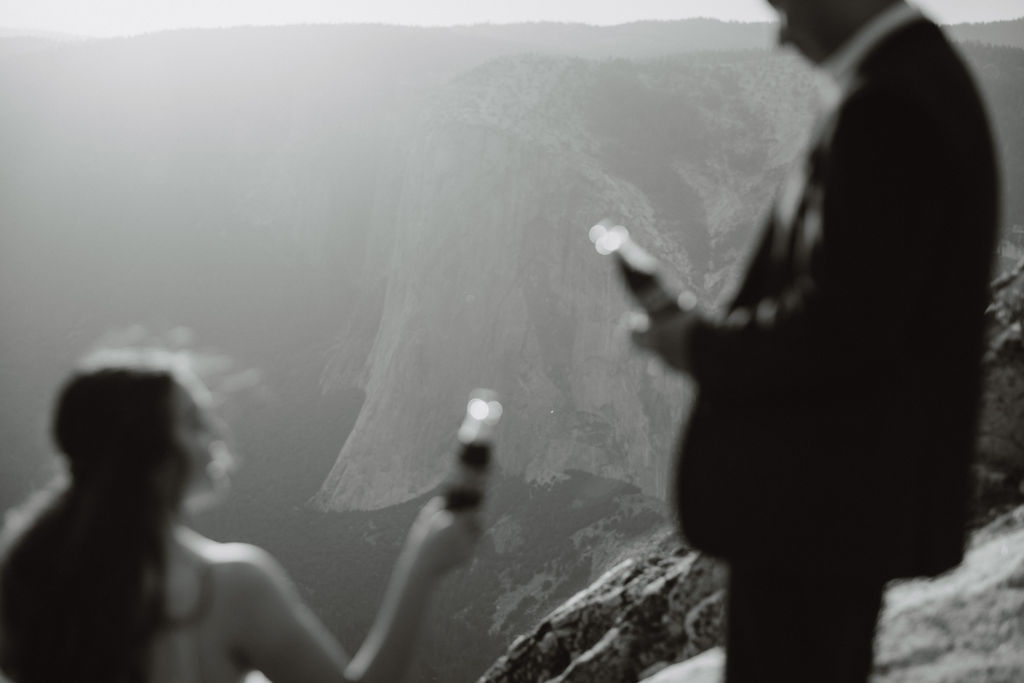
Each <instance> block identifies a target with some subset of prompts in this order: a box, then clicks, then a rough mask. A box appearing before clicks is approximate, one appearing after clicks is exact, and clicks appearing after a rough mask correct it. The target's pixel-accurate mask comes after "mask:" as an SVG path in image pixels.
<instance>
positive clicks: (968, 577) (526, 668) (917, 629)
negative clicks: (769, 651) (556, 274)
mask: <svg viewBox="0 0 1024 683" xmlns="http://www.w3.org/2000/svg"><path fill="white" fill-rule="evenodd" d="M988 316H989V334H988V350H987V353H986V356H985V361H984V362H985V375H986V383H985V395H984V403H983V407H982V415H981V422H980V429H979V439H978V458H977V464H976V466H975V471H976V481H977V484H978V486H977V494H978V495H977V506H976V509H975V519H974V526H975V530H974V532H973V533H972V536H971V545H970V548H969V550H968V553H967V556H966V558H965V560H964V562H963V564H962V565H961V566H960V567H958V568H956V569H955V570H953V571H950V572H948V573H947V574H945V575H943V576H940V577H937V578H934V579H921V580H915V581H902V582H896V583H894V584H893V585H892V586H890V587H889V589H888V590H887V592H886V596H885V607H884V609H883V613H882V617H881V621H880V624H879V630H878V640H877V642H876V652H875V672H874V675H873V677H872V681H874V682H875V683H900V682H908V683H909V682H912V683H960V682H962V681H976V682H981V683H1014V682H1015V683H1019V682H1020V681H1024V431H1022V430H1024V335H1022V329H1021V321H1022V318H1024V261H1022V262H1021V263H1020V264H1019V265H1018V266H1017V268H1016V269H1014V270H1013V272H1011V273H1008V274H1007V275H1004V276H1003V277H1001V278H1000V279H998V280H997V281H996V282H995V283H994V284H993V303H992V305H991V306H990V307H989V310H988ZM656 541H657V542H656V543H655V544H654V545H653V547H652V549H651V550H648V551H647V552H645V553H643V554H642V555H641V556H638V557H636V558H633V559H630V560H626V561H625V562H623V563H621V564H619V565H617V566H616V567H614V568H612V569H611V570H609V571H608V572H607V573H606V574H605V575H604V576H602V577H601V578H600V579H599V580H598V581H597V582H595V583H594V584H593V585H592V586H591V587H590V588H588V589H586V590H584V591H583V592H581V593H579V594H577V595H576V596H575V597H573V598H572V599H571V600H570V601H569V602H567V603H565V604H564V605H562V606H561V607H559V608H558V609H556V610H555V611H554V612H552V613H551V614H550V615H549V616H548V617H547V618H546V619H544V620H543V621H542V622H541V623H540V625H538V626H537V627H536V628H535V629H534V630H533V631H532V632H531V633H528V634H526V635H524V636H521V637H520V638H518V639H517V640H516V641H515V642H514V643H513V644H512V646H511V647H510V648H509V650H508V652H507V653H506V654H505V656H503V657H502V658H501V659H499V660H498V661H497V662H496V663H495V664H494V665H493V666H492V667H491V668H490V669H489V670H488V671H487V672H486V673H485V674H484V675H483V676H482V677H481V678H480V680H479V681H478V683H527V682H529V683H532V682H534V681H547V682H548V683H569V682H570V681H592V682H595V683H602V682H605V681H607V682H608V683H621V682H624V681H643V683H717V682H718V681H720V680H721V675H722V665H723V663H724V656H723V653H722V650H721V647H720V646H721V642H722V634H723V599H724V590H723V588H724V570H723V568H722V567H721V566H719V565H718V564H717V563H715V562H714V561H713V560H711V559H710V558H708V557H705V556H703V555H701V554H699V553H695V552H691V551H689V550H688V549H687V548H686V547H685V546H683V545H681V544H680V542H679V541H678V540H676V538H675V535H674V533H673V532H672V531H671V530H668V529H667V530H663V531H661V532H660V536H659V537H658V538H657V539H656ZM839 589H841V587H839V586H837V590H839Z"/></svg>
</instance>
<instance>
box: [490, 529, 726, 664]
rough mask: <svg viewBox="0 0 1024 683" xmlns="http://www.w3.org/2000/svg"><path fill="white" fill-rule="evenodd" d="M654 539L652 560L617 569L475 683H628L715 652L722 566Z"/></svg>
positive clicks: (666, 539)
mask: <svg viewBox="0 0 1024 683" xmlns="http://www.w3.org/2000/svg"><path fill="white" fill-rule="evenodd" d="M660 533H661V537H662V540H661V543H659V544H658V546H657V547H656V549H655V550H654V551H653V552H651V553H649V554H647V555H645V556H642V557H638V558H635V559H628V560H625V561H623V562H622V563H620V564H618V565H616V566H615V567H613V568H612V569H610V570H609V571H608V572H607V573H605V575H604V576H602V577H601V578H600V579H598V580H597V581H596V582H595V583H594V584H593V585H591V586H590V587H589V588H588V589H586V590H584V591H582V592H580V593H578V594H577V595H576V596H575V597H573V598H572V599H571V600H569V601H568V602H566V603H565V604H564V605H562V606H561V607H559V608H558V609H556V610H555V611H554V612H552V613H551V614H550V615H548V617H547V618H545V619H544V620H543V621H541V623H540V624H539V625H538V626H537V627H536V628H535V629H534V630H533V631H532V632H530V633H529V634H527V635H524V636H521V637H520V638H518V639H517V640H516V641H515V642H514V643H513V644H512V646H511V647H510V648H509V651H508V653H507V654H506V655H505V656H503V657H502V658H501V659H499V660H498V661H497V662H496V663H495V664H494V666H492V667H491V668H490V669H489V670H488V671H487V672H486V673H485V674H484V675H483V676H482V677H481V678H480V683H499V682H501V683H533V682H534V681H557V682H559V683H568V682H570V681H581V682H582V681H592V682H594V683H602V682H605V681H607V682H608V683H619V682H621V681H633V680H637V679H638V678H639V677H640V676H642V675H643V674H644V672H645V671H647V670H648V669H650V667H652V666H655V667H656V666H658V665H659V663H661V662H663V661H665V660H666V659H670V660H675V659H679V658H680V657H690V656H693V655H696V654H699V653H700V652H702V651H704V650H706V649H708V648H709V647H711V646H713V645H715V644H717V643H718V642H719V638H720V634H721V631H722V616H723V612H722V606H723V603H722V596H723V586H724V574H723V569H722V566H721V565H720V564H719V563H717V562H715V561H713V560H711V559H710V558H708V557H706V556H704V555H701V554H699V553H695V552H690V551H688V550H687V549H685V548H683V547H680V546H679V545H678V542H676V541H675V540H674V534H673V532H672V531H671V530H663V531H661V532H660Z"/></svg>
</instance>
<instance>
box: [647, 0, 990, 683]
mask: <svg viewBox="0 0 1024 683" xmlns="http://www.w3.org/2000/svg"><path fill="white" fill-rule="evenodd" d="M772 5H773V6H774V7H775V8H776V9H777V10H778V12H779V14H780V19H781V27H782V29H781V38H782V40H783V41H784V42H790V43H792V44H793V45H795V47H796V48H797V49H799V50H800V51H801V52H802V53H803V55H804V56H805V57H807V58H808V59H809V60H810V61H811V62H813V63H814V64H815V65H816V66H817V67H819V68H820V69H821V70H822V71H823V72H824V74H826V75H827V76H828V78H829V80H830V88H831V97H830V98H828V99H829V102H828V103H827V104H826V105H825V106H824V107H823V112H822V116H821V120H820V123H819V124H818V126H817V127H816V130H815V132H814V134H813V136H812V141H811V144H810V146H809V152H808V154H807V155H806V156H805V157H804V158H803V159H801V160H800V161H799V163H798V164H797V167H796V168H794V169H793V171H792V173H791V174H790V178H789V179H788V180H787V181H786V183H785V184H784V186H783V188H782V190H781V191H780V193H779V198H778V200H777V202H776V204H775V206H774V207H773V210H772V215H771V218H770V219H769V221H768V225H767V226H766V229H765V231H764V233H763V237H762V238H761V241H760V243H759V246H758V248H757V250H756V252H755V256H754V257H753V259H752V261H751V263H750V266H749V268H748V269H747V272H746V274H745V277H744V279H743V281H742V283H741V285H740V287H739V289H738V292H737V294H736V295H735V297H734V298H733V300H732V301H731V304H730V305H729V306H728V307H727V310H726V311H725V313H724V314H723V315H721V316H717V317H713V316H710V315H703V314H700V313H697V312H696V311H693V310H683V309H680V310H679V311H678V312H674V313H673V314H671V315H668V316H661V317H658V318H655V319H654V320H651V321H648V322H647V324H646V326H640V327H638V328H636V329H635V330H634V340H635V341H636V342H637V343H638V344H639V345H641V346H643V347H646V348H649V349H651V350H653V351H655V352H656V353H658V354H659V355H661V356H662V358H663V359H664V360H665V361H666V362H668V363H669V364H670V365H672V366H674V367H675V368H677V369H679V370H682V371H684V372H687V373H689V374H691V375H692V376H693V378H694V379H695V380H696V382H697V384H698V386H699V394H698V399H697V403H696V406H695V408H694V412H693V414H692V416H691V418H690V420H689V422H688V426H687V429H686V432H685V434H684V436H683V439H682V452H681V454H680V460H679V464H678V468H677V479H676V487H675V494H676V504H677V508H678V511H679V514H680V520H681V524H682V528H683V532H684V534H685V535H686V537H687V538H688V540H689V541H690V542H691V543H692V544H693V545H694V546H696V547H697V548H700V549H703V550H704V551H706V552H709V553H711V554H714V555H718V556H721V557H723V558H725V559H726V560H727V561H728V563H729V565H730V569H731V571H730V574H731V578H730V583H729V594H730V595H729V607H728V639H727V662H728V663H727V680H728V681H729V683H738V682H741V681H744V682H745V681H775V680H785V681H791V682H798V681H814V682H816V683H822V682H834V681H864V680H866V678H867V676H868V673H869V671H870V667H871V658H872V640H873V636H874V630H875V625H876V621H877V616H878V612H879V609H880V604H881V596H882V589H883V585H884V583H885V582H886V581H887V580H889V579H892V578H895V577H906V576H917V575H934V574H937V573H939V572H942V571H944V570H946V569H949V568H950V567H953V566H954V565H956V564H957V563H959V561H960V560H961V557H962V552H963V544H964V526H965V516H966V507H967V499H968V495H969V461H970V456H971V452H972V445H973V438H974V430H975V419H976V412H977V407H978V400H979V382H980V379H979V376H980V356H981V351H982V343H983V341H982V332H983V314H984V311H985V307H986V302H987V285H988V281H989V273H990V262H991V254H992V249H993V242H994V238H995V232H996V222H997V191H996V186H997V179H996V171H995V164H994V161H993V150H992V142H991V139H990V132H989V127H988V124H987V122H986V116H985V113H984V111H983V107H982V105H981V103H980V99H979V96H978V93H977V92H976V90H975V87H974V85H973V83H972V79H971V77H970V75H969V74H968V72H967V70H966V69H965V67H964V65H963V63H962V61H961V59H960V58H959V57H958V56H957V54H956V52H955V50H954V49H953V48H952V47H951V46H950V45H949V43H948V42H947V40H946V38H945V37H944V36H943V34H942V32H941V31H940V30H939V28H937V27H936V26H935V25H934V24H933V23H931V22H930V21H928V20H927V19H925V18H924V17H923V16H921V15H920V13H918V12H917V11H916V10H914V9H913V8H912V7H910V6H908V5H906V4H904V3H903V2H902V1H900V0H772Z"/></svg>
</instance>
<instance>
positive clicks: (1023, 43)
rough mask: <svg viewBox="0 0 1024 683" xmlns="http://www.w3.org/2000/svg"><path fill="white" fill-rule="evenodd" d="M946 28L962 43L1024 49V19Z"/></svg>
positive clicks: (956, 25) (957, 25)
mask: <svg viewBox="0 0 1024 683" xmlns="http://www.w3.org/2000/svg"><path fill="white" fill-rule="evenodd" d="M946 28H947V30H948V31H949V32H950V33H952V35H953V37H954V38H956V39H957V40H959V41H962V42H968V41H969V42H972V43H982V44H985V45H1002V46H1004V47H1024V17H1022V18H1020V19H1012V20H1010V21H992V22H987V23H982V24H954V25H953V26H948V27H946Z"/></svg>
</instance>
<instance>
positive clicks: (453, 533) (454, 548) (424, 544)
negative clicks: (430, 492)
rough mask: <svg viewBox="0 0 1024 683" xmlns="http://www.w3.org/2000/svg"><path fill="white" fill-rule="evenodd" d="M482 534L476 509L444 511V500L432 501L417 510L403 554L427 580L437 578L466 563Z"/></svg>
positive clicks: (478, 512) (439, 498) (433, 499)
mask: <svg viewBox="0 0 1024 683" xmlns="http://www.w3.org/2000/svg"><path fill="white" fill-rule="evenodd" d="M481 533H482V528H481V521H480V511H479V510H478V509H470V510H459V511H457V512H455V511H452V510H447V509H445V506H444V498H442V497H440V496H438V497H435V498H432V499H431V500H430V501H429V502H428V503H427V504H426V505H424V506H423V509H422V510H420V513H419V515H417V517H416V521H414V522H413V524H412V528H410V529H409V537H408V539H407V540H406V544H405V552H407V553H409V554H410V556H411V557H410V559H411V561H412V562H413V564H414V566H415V567H416V568H417V569H418V570H421V571H423V572H424V573H426V574H428V575H430V576H440V575H441V574H444V573H445V572H447V571H449V570H451V569H452V568H454V567H456V566H458V565H460V564H463V563H464V562H466V561H468V560H469V558H470V557H471V556H472V554H473V549H474V547H475V546H476V544H477V542H478V541H479V540H480V535H481Z"/></svg>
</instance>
